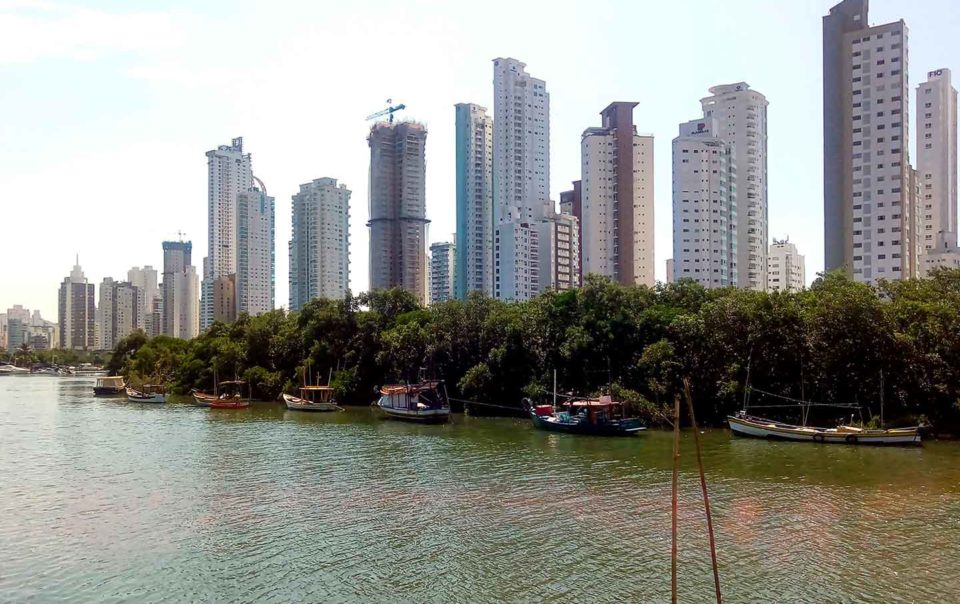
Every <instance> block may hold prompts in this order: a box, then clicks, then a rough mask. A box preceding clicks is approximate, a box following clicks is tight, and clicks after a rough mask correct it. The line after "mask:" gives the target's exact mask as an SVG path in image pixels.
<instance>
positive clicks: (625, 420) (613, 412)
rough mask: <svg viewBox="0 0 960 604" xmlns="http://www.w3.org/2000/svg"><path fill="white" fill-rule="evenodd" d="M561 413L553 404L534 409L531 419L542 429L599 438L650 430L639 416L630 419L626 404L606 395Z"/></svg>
mask: <svg viewBox="0 0 960 604" xmlns="http://www.w3.org/2000/svg"><path fill="white" fill-rule="evenodd" d="M561 407H562V410H560V411H557V410H556V409H555V407H554V406H553V405H535V406H532V407H530V410H529V412H530V419H531V420H532V421H533V425H534V426H535V427H536V428H539V429H540V430H549V431H551V432H566V433H569V434H592V435H596V436H632V435H634V434H636V433H638V432H640V431H642V430H645V429H646V427H645V426H643V424H641V423H640V420H639V419H638V418H636V417H626V413H625V411H624V408H623V403H620V402H617V401H614V400H613V399H612V398H611V397H610V396H607V395H604V396H601V397H600V398H599V399H593V400H571V401H568V402H566V403H563V404H562V405H561Z"/></svg>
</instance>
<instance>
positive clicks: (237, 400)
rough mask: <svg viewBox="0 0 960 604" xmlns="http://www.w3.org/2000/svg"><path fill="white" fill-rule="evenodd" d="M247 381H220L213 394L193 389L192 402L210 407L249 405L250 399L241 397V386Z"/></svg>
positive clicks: (241, 407) (222, 407)
mask: <svg viewBox="0 0 960 604" xmlns="http://www.w3.org/2000/svg"><path fill="white" fill-rule="evenodd" d="M246 385H247V383H246V382H244V381H242V380H229V381H226V382H220V383H219V384H218V385H217V387H215V388H214V393H213V394H206V393H203V392H200V391H199V390H194V391H193V392H192V393H191V394H192V395H193V400H194V402H195V403H196V404H197V405H199V406H201V407H210V408H212V409H245V408H247V407H249V406H250V399H249V398H243V387H244V386H246Z"/></svg>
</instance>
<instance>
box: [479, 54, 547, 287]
mask: <svg viewBox="0 0 960 604" xmlns="http://www.w3.org/2000/svg"><path fill="white" fill-rule="evenodd" d="M524 67H526V65H525V64H524V63H521V62H520V61H517V60H516V59H503V58H500V59H494V61H493V74H494V75H493V89H494V104H493V113H494V121H493V205H494V229H495V230H494V273H495V274H494V297H496V298H499V299H504V300H526V299H528V298H530V297H531V296H533V295H536V294H537V293H539V292H540V290H541V285H542V284H541V283H539V278H538V275H539V273H540V272H541V267H540V263H541V262H550V260H551V259H550V257H549V255H546V256H545V255H543V254H541V250H540V249H539V248H538V238H537V228H538V226H537V225H538V223H539V222H540V221H541V220H542V219H543V218H545V217H546V216H547V215H548V214H549V213H550V212H551V211H552V209H553V208H552V207H551V202H550V95H549V94H548V93H547V90H546V84H545V82H544V81H543V80H538V79H536V78H533V77H531V76H530V75H529V74H528V73H526V72H525V71H524Z"/></svg>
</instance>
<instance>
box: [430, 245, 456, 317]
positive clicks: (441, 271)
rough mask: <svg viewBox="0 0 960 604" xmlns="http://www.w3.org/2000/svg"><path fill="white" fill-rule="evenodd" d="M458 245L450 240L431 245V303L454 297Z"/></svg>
mask: <svg viewBox="0 0 960 604" xmlns="http://www.w3.org/2000/svg"><path fill="white" fill-rule="evenodd" d="M456 250H457V246H456V244H454V243H451V242H449V241H442V242H437V243H433V244H431V245H430V304H436V303H438V302H446V301H447V300H451V299H453V297H454V291H453V290H454V283H455V282H456V274H457V268H456V260H455V258H456Z"/></svg>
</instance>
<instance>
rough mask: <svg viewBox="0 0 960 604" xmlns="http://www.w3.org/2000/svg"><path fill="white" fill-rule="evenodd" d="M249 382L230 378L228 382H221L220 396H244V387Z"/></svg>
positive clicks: (224, 397) (225, 397)
mask: <svg viewBox="0 0 960 604" xmlns="http://www.w3.org/2000/svg"><path fill="white" fill-rule="evenodd" d="M246 385H247V383H246V382H244V381H243V380H229V381H226V382H220V385H219V388H218V392H219V393H220V398H222V399H227V398H243V387H244V386H246Z"/></svg>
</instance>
